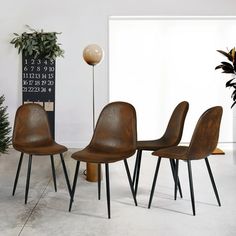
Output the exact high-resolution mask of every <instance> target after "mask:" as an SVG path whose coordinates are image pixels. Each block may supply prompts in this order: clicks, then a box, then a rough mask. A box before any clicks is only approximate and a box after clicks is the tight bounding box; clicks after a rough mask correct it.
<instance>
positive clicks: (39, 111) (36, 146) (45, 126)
mask: <svg viewBox="0 0 236 236" xmlns="http://www.w3.org/2000/svg"><path fill="white" fill-rule="evenodd" d="M12 144H13V147H14V148H15V149H16V150H18V151H20V152H22V153H27V154H32V155H54V154H59V153H63V152H65V151H67V148H66V147H65V146H63V145H60V144H57V143H56V142H55V141H54V140H53V139H52V136H51V133H50V128H49V123H48V117H47V113H46V112H45V110H44V109H43V107H42V106H40V105H38V104H33V103H29V104H24V105H22V106H20V107H19V108H18V109H17V112H16V116H15V123H14V129H13V139H12Z"/></svg>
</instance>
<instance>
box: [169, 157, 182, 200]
mask: <svg viewBox="0 0 236 236" xmlns="http://www.w3.org/2000/svg"><path fill="white" fill-rule="evenodd" d="M170 166H171V170H172V175H173V178H174V177H175V174H174V173H175V161H174V160H173V159H170ZM174 181H175V178H174ZM177 185H178V189H179V195H180V197H181V198H183V194H182V189H181V185H180V181H179V177H178V184H177Z"/></svg>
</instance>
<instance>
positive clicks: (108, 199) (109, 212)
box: [105, 163, 111, 219]
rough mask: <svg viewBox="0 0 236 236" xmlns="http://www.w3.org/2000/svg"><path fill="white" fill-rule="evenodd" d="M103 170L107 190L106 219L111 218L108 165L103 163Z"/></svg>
mask: <svg viewBox="0 0 236 236" xmlns="http://www.w3.org/2000/svg"><path fill="white" fill-rule="evenodd" d="M105 170H106V171H105V172H106V192H107V212H108V219H110V218H111V204H110V181H109V165H108V163H105Z"/></svg>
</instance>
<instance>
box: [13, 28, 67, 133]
mask: <svg viewBox="0 0 236 236" xmlns="http://www.w3.org/2000/svg"><path fill="white" fill-rule="evenodd" d="M26 27H27V31H26V32H23V33H22V34H17V33H14V36H15V37H14V38H13V39H12V40H11V42H10V43H11V44H13V45H14V46H15V48H17V49H18V53H22V100H23V103H28V102H34V103H38V104H40V105H42V106H43V107H44V109H45V110H46V111H47V114H48V118H49V123H50V128H51V133H52V136H53V137H54V133H55V130H54V126H55V125H54V124H55V70H56V69H55V66H56V65H55V64H56V63H55V59H56V58H57V57H63V55H64V50H63V49H62V48H61V44H60V43H58V42H57V35H58V34H60V33H57V32H44V31H43V30H40V31H38V30H35V29H32V28H31V27H29V26H28V25H27V26H26Z"/></svg>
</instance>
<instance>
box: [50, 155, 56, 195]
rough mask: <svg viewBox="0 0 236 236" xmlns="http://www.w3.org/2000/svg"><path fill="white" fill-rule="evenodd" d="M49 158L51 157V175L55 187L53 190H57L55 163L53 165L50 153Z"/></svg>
mask: <svg viewBox="0 0 236 236" xmlns="http://www.w3.org/2000/svg"><path fill="white" fill-rule="evenodd" d="M50 158H51V166H52V177H53V183H54V189H55V192H57V182H56V172H55V165H54V158H53V155H50Z"/></svg>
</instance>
